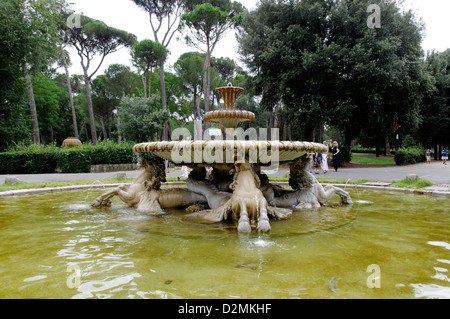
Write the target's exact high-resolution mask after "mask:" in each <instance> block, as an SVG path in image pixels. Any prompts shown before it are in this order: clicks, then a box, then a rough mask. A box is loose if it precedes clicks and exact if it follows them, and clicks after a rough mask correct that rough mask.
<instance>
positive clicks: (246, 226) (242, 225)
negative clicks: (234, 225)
mask: <svg viewBox="0 0 450 319" xmlns="http://www.w3.org/2000/svg"><path fill="white" fill-rule="evenodd" d="M251 231H252V228H251V227H250V223H249V222H248V221H239V225H238V232H240V233H250V232H251Z"/></svg>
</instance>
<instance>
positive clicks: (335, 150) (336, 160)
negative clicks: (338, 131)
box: [331, 141, 340, 172]
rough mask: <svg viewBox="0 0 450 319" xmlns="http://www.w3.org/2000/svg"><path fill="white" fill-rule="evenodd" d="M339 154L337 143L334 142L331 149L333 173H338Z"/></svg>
mask: <svg viewBox="0 0 450 319" xmlns="http://www.w3.org/2000/svg"><path fill="white" fill-rule="evenodd" d="M339 153H340V150H339V146H338V142H336V141H334V142H333V148H332V149H331V154H332V156H333V166H334V171H335V172H337V171H338V166H339V164H338V163H339Z"/></svg>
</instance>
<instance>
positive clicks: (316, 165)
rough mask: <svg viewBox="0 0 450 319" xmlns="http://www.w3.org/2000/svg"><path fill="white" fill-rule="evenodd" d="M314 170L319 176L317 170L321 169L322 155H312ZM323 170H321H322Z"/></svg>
mask: <svg viewBox="0 0 450 319" xmlns="http://www.w3.org/2000/svg"><path fill="white" fill-rule="evenodd" d="M314 168H315V169H316V172H315V173H316V174H319V172H318V170H319V168H322V153H315V154H314ZM322 170H323V168H322Z"/></svg>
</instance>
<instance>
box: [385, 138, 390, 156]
mask: <svg viewBox="0 0 450 319" xmlns="http://www.w3.org/2000/svg"><path fill="white" fill-rule="evenodd" d="M385 145H386V146H385V152H386V154H385V155H391V145H390V143H389V136H386V138H385Z"/></svg>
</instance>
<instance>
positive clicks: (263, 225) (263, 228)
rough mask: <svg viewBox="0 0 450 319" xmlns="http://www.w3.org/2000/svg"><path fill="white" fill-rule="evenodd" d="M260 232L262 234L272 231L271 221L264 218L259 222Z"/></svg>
mask: <svg viewBox="0 0 450 319" xmlns="http://www.w3.org/2000/svg"><path fill="white" fill-rule="evenodd" d="M258 231H259V232H262V233H266V232H268V231H270V224H269V219H267V218H262V219H260V220H259V221H258Z"/></svg>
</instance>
